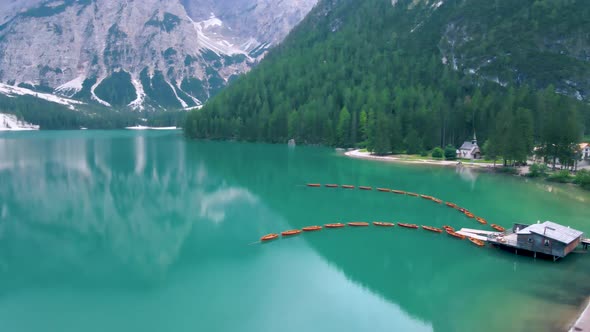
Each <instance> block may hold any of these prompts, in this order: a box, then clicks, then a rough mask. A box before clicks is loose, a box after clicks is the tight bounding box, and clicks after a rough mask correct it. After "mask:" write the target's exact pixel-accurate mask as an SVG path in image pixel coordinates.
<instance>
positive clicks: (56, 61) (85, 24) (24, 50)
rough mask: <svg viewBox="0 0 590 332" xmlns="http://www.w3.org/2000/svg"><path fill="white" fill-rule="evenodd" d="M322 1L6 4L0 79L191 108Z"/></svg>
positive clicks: (121, 101) (83, 95)
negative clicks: (317, 2) (316, 3)
mask: <svg viewBox="0 0 590 332" xmlns="http://www.w3.org/2000/svg"><path fill="white" fill-rule="evenodd" d="M315 2H316V0H287V1H270V0H247V1H238V0H226V1H212V0H182V1H181V0H170V1H167V0H143V1H138V0H128V1H122V0H63V1H62V0H46V1H40V0H30V1H28V2H16V1H14V2H7V3H4V4H3V5H1V6H0V19H2V22H3V23H2V25H0V82H2V83H6V84H9V85H14V86H20V87H23V88H29V89H33V90H37V91H42V92H47V93H55V94H59V95H62V96H65V97H68V98H73V99H77V100H82V101H85V102H89V103H97V104H100V105H103V106H107V107H111V106H112V107H113V108H131V109H134V110H144V109H148V110H150V109H153V110H158V109H182V108H184V109H190V108H194V107H199V106H201V105H202V104H203V103H204V102H205V101H206V100H207V99H208V98H209V97H210V96H212V95H214V94H216V93H217V92H218V91H219V90H220V89H222V88H223V87H224V86H225V85H227V83H228V82H229V81H231V80H232V79H234V78H235V77H237V76H238V75H240V74H242V73H244V72H247V71H248V70H249V69H250V68H251V67H252V66H254V65H255V64H256V63H257V62H258V61H260V59H262V57H264V55H265V53H266V50H267V49H268V48H269V47H271V46H272V45H275V44H277V43H279V42H280V41H281V40H282V38H284V37H285V36H286V34H287V33H288V31H289V30H290V29H291V28H293V27H294V26H295V25H296V24H297V23H298V22H299V21H300V20H301V19H303V17H304V16H305V15H306V14H307V12H308V11H309V10H311V8H312V7H313V6H314V5H315Z"/></svg>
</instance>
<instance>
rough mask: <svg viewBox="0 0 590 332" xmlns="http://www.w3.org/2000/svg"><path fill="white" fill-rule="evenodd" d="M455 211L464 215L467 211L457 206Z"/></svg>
mask: <svg viewBox="0 0 590 332" xmlns="http://www.w3.org/2000/svg"><path fill="white" fill-rule="evenodd" d="M455 209H457V210H459V212H461V213H465V211H467V210H466V209H464V208H462V207H458V206H456V207H455Z"/></svg>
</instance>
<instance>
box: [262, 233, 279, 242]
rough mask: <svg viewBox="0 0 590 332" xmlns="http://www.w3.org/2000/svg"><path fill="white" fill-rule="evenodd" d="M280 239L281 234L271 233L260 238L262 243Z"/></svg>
mask: <svg viewBox="0 0 590 332" xmlns="http://www.w3.org/2000/svg"><path fill="white" fill-rule="evenodd" d="M278 237H279V234H275V233H270V234H266V235H265V236H263V237H261V238H260V241H270V240H274V239H276V238H278Z"/></svg>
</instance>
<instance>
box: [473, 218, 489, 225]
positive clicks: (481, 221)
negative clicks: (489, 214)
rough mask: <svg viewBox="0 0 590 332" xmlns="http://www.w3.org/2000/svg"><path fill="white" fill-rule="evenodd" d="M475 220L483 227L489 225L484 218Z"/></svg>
mask: <svg viewBox="0 0 590 332" xmlns="http://www.w3.org/2000/svg"><path fill="white" fill-rule="evenodd" d="M475 220H477V222H478V223H480V224H483V225H485V224H487V223H488V222H487V221H486V220H485V219H484V218H482V217H475Z"/></svg>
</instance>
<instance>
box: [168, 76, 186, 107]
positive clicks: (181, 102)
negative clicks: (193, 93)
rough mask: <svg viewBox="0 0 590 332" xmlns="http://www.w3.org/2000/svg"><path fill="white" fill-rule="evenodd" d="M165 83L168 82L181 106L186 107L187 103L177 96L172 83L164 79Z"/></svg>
mask: <svg viewBox="0 0 590 332" xmlns="http://www.w3.org/2000/svg"><path fill="white" fill-rule="evenodd" d="M166 83H168V86H170V89H172V92H174V96H175V97H176V100H178V102H179V103H180V105H181V106H182V108H187V107H188V104H187V103H186V102H185V101H184V100H182V98H180V97H178V92H176V88H175V87H174V85H172V83H170V82H168V81H166Z"/></svg>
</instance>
